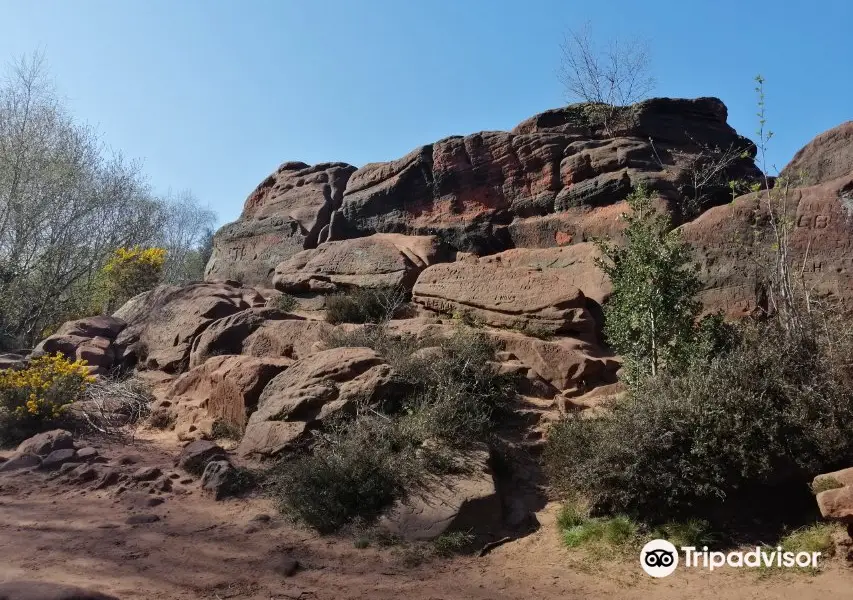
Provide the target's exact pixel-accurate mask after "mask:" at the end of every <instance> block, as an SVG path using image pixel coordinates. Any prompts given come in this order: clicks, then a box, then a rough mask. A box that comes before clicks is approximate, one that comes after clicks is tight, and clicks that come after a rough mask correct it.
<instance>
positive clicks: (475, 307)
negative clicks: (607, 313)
mask: <svg viewBox="0 0 853 600" xmlns="http://www.w3.org/2000/svg"><path fill="white" fill-rule="evenodd" d="M576 283H578V281H577V279H576V278H575V277H573V276H571V275H570V274H569V273H568V272H566V271H563V270H561V269H537V268H533V267H526V266H505V265H504V264H503V263H502V262H500V261H497V260H488V259H480V260H476V261H467V260H466V261H461V262H455V263H446V264H438V265H434V266H432V267H429V268H428V269H426V270H425V271H424V272H423V273H421V275H420V277H418V280H417V282H416V283H415V286H414V289H413V290H412V299H413V300H414V301H415V302H416V303H418V304H420V305H421V306H423V307H424V308H426V309H428V310H431V311H434V312H439V313H444V314H449V315H453V314H462V315H467V316H468V317H470V318H472V319H473V320H474V321H476V322H479V323H481V324H484V325H490V326H492V327H503V328H511V329H517V330H519V331H522V332H523V331H528V332H530V333H533V334H534V335H556V334H565V335H573V336H575V337H586V338H588V339H591V338H593V337H594V336H595V334H596V329H597V326H596V322H595V319H594V318H593V316H592V314H591V313H590V312H589V310H587V302H586V297H585V296H584V294H583V292H582V291H581V290H580V289H579V288H578V287H576V286H575V284H576Z"/></svg>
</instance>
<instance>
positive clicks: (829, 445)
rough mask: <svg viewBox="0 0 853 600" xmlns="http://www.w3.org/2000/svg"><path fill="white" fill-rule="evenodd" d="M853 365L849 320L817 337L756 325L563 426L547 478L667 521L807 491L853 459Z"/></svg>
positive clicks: (818, 331) (598, 505)
mask: <svg viewBox="0 0 853 600" xmlns="http://www.w3.org/2000/svg"><path fill="white" fill-rule="evenodd" d="M851 361H853V344H852V343H851V335H850V329H849V328H844V327H842V326H840V325H839V324H838V323H834V324H832V325H831V326H828V327H820V328H818V327H815V328H813V329H812V330H811V333H810V334H809V335H808V336H805V337H803V336H795V337H792V336H790V335H788V334H786V333H785V332H784V331H783V330H782V329H781V328H779V327H778V326H777V325H776V324H775V323H773V322H771V323H767V324H763V325H747V326H744V327H743V331H742V332H741V339H740V341H739V342H738V343H737V345H736V347H735V348H734V349H732V350H731V351H730V352H728V353H726V354H723V355H721V356H718V357H717V358H714V359H712V360H710V361H695V362H693V363H692V364H691V365H690V366H689V367H688V368H687V369H686V371H685V372H683V373H682V374H667V373H662V374H661V375H659V376H658V377H654V378H648V379H645V380H643V381H641V382H638V383H637V384H636V385H635V386H634V387H632V389H630V391H629V394H628V396H627V398H626V399H625V400H623V401H621V402H618V403H617V404H615V405H613V406H612V407H610V410H609V411H608V412H607V413H606V414H605V415H604V416H602V417H600V418H594V419H582V418H576V417H570V418H566V419H564V420H562V421H561V422H559V423H558V424H556V425H555V426H554V427H553V428H552V431H551V432H550V435H549V443H548V446H547V448H546V466H547V469H548V471H549V473H550V475H551V477H552V480H553V482H554V484H555V485H556V486H557V488H558V489H561V490H563V491H564V492H566V493H578V492H579V493H582V494H583V495H584V496H585V497H587V498H588V499H589V501H590V502H591V504H592V506H593V507H594V509H595V510H597V511H601V512H605V513H610V514H618V513H624V514H628V515H630V516H633V517H637V518H642V519H645V520H649V521H657V522H663V521H668V520H672V519H686V518H691V517H698V518H703V519H707V520H712V519H714V518H716V517H717V516H719V515H723V514H725V510H723V509H724V508H725V506H726V503H727V502H730V501H731V502H733V501H734V500H735V499H736V498H738V497H743V496H744V495H745V494H748V493H754V494H757V493H760V492H761V490H765V491H766V490H768V489H770V488H771V487H772V486H779V485H786V484H797V485H801V486H802V487H803V489H806V488H805V486H806V485H807V483H808V481H810V479H811V478H812V477H813V476H814V475H816V474H818V473H820V472H825V471H826V470H831V469H833V468H836V467H838V466H844V465H847V464H849V462H850V461H851V460H853V385H851V381H850V373H851V366H853V365H851ZM752 506H753V507H754V509H755V510H756V511H761V510H764V508H765V507H763V506H762V505H761V503H760V502H753V503H752ZM749 510H750V505H749V503H746V504H742V505H741V506H739V512H740V513H741V514H742V515H743V514H746V513H748V512H749Z"/></svg>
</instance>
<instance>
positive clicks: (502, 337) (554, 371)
mask: <svg viewBox="0 0 853 600" xmlns="http://www.w3.org/2000/svg"><path fill="white" fill-rule="evenodd" d="M486 335H487V336H488V337H489V338H490V339H491V340H492V341H493V342H494V343H495V345H496V346H497V347H498V348H500V349H502V350H504V351H506V352H509V353H510V354H511V355H512V356H514V357H515V358H517V359H518V360H519V361H520V362H521V363H523V364H524V365H525V366H526V367H528V368H529V369H531V370H532V371H533V372H534V373H535V374H536V375H538V376H539V377H540V378H541V379H543V380H544V381H547V382H548V383H549V384H551V385H552V386H554V387H555V388H556V389H557V390H560V391H578V390H583V391H585V390H588V389H591V388H593V387H595V386H597V385H601V384H606V383H611V382H613V381H614V380H615V379H616V371H617V370H618V369H619V366H620V363H619V362H618V361H617V360H616V358H615V357H613V356H612V355H608V354H607V353H605V352H603V351H602V350H601V349H600V348H599V347H598V346H597V345H595V344H591V343H589V342H586V341H583V340H579V339H574V338H555V339H550V340H542V339H538V338H534V337H530V336H526V335H521V334H519V333H516V332H502V331H489V332H486Z"/></svg>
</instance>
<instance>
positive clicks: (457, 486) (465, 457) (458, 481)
mask: <svg viewBox="0 0 853 600" xmlns="http://www.w3.org/2000/svg"><path fill="white" fill-rule="evenodd" d="M457 461H458V462H460V463H461V464H462V465H463V466H464V472H465V474H464V475H451V476H444V477H435V478H433V479H432V480H430V481H428V482H426V483H425V484H424V485H422V486H420V487H419V488H418V489H417V490H415V491H413V492H412V493H411V494H410V495H409V496H408V497H406V498H405V499H403V500H400V501H398V502H397V503H396V504H395V505H394V506H393V507H392V508H391V509H390V510H389V512H388V514H386V515H385V516H383V517H382V518H381V519H380V521H379V528H380V529H383V530H385V531H387V532H389V533H391V534H393V535H396V536H399V537H401V538H402V539H404V540H407V541H419V540H432V539H435V538H437V537H439V536H440V535H442V534H445V533H452V532H467V533H472V534H473V535H475V536H477V537H488V536H489V535H490V534H495V533H497V532H499V531H500V529H501V527H502V506H501V499H500V496H499V495H498V492H497V488H496V486H495V479H494V475H493V473H492V470H491V467H490V466H489V453H488V451H487V450H484V449H483V450H473V451H469V452H466V453H464V454H461V455H460V456H458V457H457Z"/></svg>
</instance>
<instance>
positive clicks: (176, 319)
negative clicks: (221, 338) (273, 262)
mask: <svg viewBox="0 0 853 600" xmlns="http://www.w3.org/2000/svg"><path fill="white" fill-rule="evenodd" d="M264 303H265V300H264V298H263V296H261V295H260V294H259V293H258V292H257V291H256V290H255V289H253V288H250V287H243V286H241V285H240V284H237V283H235V282H222V283H193V284H189V285H186V286H182V287H175V286H158V287H157V288H155V289H153V290H151V291H150V292H145V293H144V294H141V295H140V296H137V297H136V298H133V299H131V300H130V301H129V302H128V303H127V304H126V305H125V306H123V307H122V308H120V309H119V310H118V311H116V313H115V315H114V316H116V317H118V318H121V319H122V320H124V321H125V322H127V324H128V325H127V327H126V328H125V329H124V330H122V332H121V334H119V336H118V338H117V339H116V344H117V345H119V346H120V347H121V348H122V352H121V360H122V361H123V362H125V363H133V362H135V363H136V365H137V367H138V368H140V369H150V370H161V371H165V372H167V373H180V372H183V371H185V370H186V369H187V367H188V366H189V359H190V349H191V347H192V344H193V342H194V341H195V338H196V337H198V336H199V335H200V334H201V333H202V332H203V331H204V330H205V329H206V328H207V327H208V326H209V325H210V324H211V323H212V322H214V321H216V320H217V319H221V318H223V317H227V316H228V315H232V314H234V313H236V312H239V311H242V310H246V309H247V308H251V307H253V306H255V307H260V306H263V305H264Z"/></svg>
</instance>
